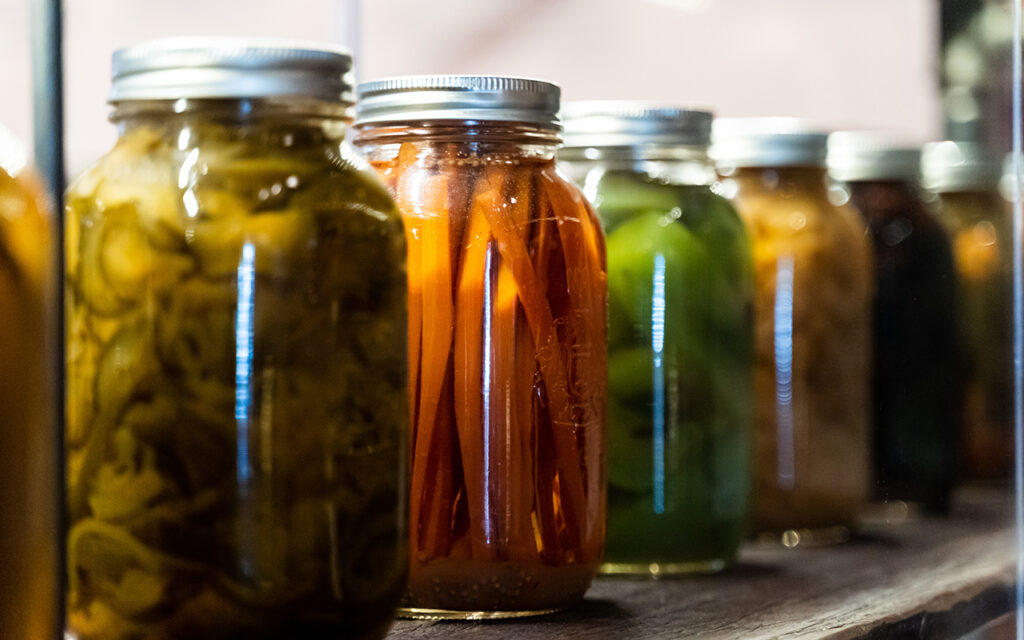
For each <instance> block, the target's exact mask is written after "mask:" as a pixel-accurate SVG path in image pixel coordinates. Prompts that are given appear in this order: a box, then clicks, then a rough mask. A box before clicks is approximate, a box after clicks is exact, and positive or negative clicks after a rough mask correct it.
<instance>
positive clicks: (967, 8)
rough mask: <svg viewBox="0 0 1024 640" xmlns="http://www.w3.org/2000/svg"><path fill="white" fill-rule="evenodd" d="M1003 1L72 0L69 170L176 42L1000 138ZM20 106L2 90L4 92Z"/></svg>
mask: <svg viewBox="0 0 1024 640" xmlns="http://www.w3.org/2000/svg"><path fill="white" fill-rule="evenodd" d="M1009 1H1010V0H992V1H989V2H986V1H984V0H943V1H941V2H940V1H939V0H898V1H893V0H830V1H829V2H821V0H758V1H757V2H752V1H751V0H491V1H486V2H481V1H479V0H432V1H431V2H429V3H426V2H422V1H419V0H288V1H287V2H284V1H281V0H252V1H250V2H246V3H239V2H237V1H233V0H177V1H176V2H173V3H158V2H138V1H137V0H65V1H64V7H65V65H66V67H65V72H66V80H65V91H66V95H65V105H66V110H67V115H66V119H67V124H66V127H67V129H66V132H67V141H66V145H67V150H66V151H67V164H68V175H69V177H73V176H74V175H76V174H77V173H78V172H79V171H81V170H82V169H83V168H84V167H85V166H87V165H88V164H89V163H90V162H91V161H92V160H93V159H95V158H96V157H97V156H99V155H100V154H101V153H102V152H103V151H104V150H106V149H107V148H108V147H109V146H110V144H111V143H112V142H113V139H114V129H113V127H112V126H110V125H109V124H105V123H106V115H107V111H108V108H107V105H106V92H107V89H108V87H109V66H110V54H111V52H112V51H113V50H114V49H116V48H119V47H123V46H127V45H131V44H135V43H137V42H141V41H144V40H148V39H152V38H157V37H163V36H173V35H186V34H201V35H214V34H223V35H243V36H244V35H251V36H280V37H289V38H308V39H314V40H326V41H333V42H340V43H342V44H345V45H347V46H349V47H350V48H352V49H353V50H354V52H355V53H356V65H357V71H356V73H357V75H358V76H359V78H360V79H370V78H375V77H380V76H384V75H396V74H409V73H499V74H515V75H526V76H533V77H540V78H544V79H550V80H554V81H557V82H558V83H560V84H561V85H562V87H563V89H564V97H565V98H566V99H569V100H573V99H588V98H643V99H654V100H664V101H671V102H676V103H681V104H687V105H695V106H708V107H712V108H713V109H714V110H715V111H716V112H717V114H718V115H721V116H745V115H794V116H800V117H803V118H806V119H808V120H810V121H811V122H813V123H814V124H816V125H819V126H822V127H827V128H870V129H888V130H894V131H898V132H900V133H902V134H903V136H904V137H905V138H907V139H908V140H909V141H914V142H923V141H926V140H930V139H936V138H940V137H943V136H944V135H946V132H949V133H950V135H954V136H956V137H961V138H963V137H978V138H982V139H985V140H987V141H989V142H990V144H992V145H993V146H994V147H997V150H998V151H1000V152H1001V151H1004V150H1005V149H1006V148H1008V146H1009V133H1008V130H1007V127H1008V122H1009V117H1008V116H1009V92H1010V73H1009V60H1010V58H1009V43H1010V34H1011V24H1010V18H1009V15H1010V14H1009ZM28 25H29V2H28V0H0V60H3V61H5V62H4V64H3V65H2V70H0V79H2V82H3V86H4V93H5V94H6V95H7V96H8V99H5V100H3V101H0V102H2V104H0V122H3V123H5V124H6V125H7V126H8V127H10V128H12V129H13V130H14V132H15V134H16V135H17V136H18V137H19V138H20V139H21V140H25V141H28V140H31V131H32V106H31V100H30V95H31V78H30V67H29V64H28V55H29V28H28ZM12 96H13V97H14V99H10V98H11V97H12Z"/></svg>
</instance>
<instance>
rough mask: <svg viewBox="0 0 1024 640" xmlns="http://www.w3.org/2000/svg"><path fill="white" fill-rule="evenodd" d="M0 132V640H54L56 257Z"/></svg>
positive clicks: (41, 204)
mask: <svg viewBox="0 0 1024 640" xmlns="http://www.w3.org/2000/svg"><path fill="white" fill-rule="evenodd" d="M8 136H10V134H9V133H8V132H7V130H6V129H4V128H3V127H0V354H3V359H2V360H0V572H2V575H3V587H0V638H4V640H39V639H41V638H53V637H56V634H57V632H58V627H59V623H60V617H61V616H60V612H59V610H58V606H57V599H58V598H57V596H58V595H59V591H58V589H59V583H58V580H59V578H60V576H59V569H58V566H57V565H58V553H59V551H60V545H59V542H58V526H57V515H58V513H59V509H58V504H57V502H58V498H57V496H58V490H57V489H58V488H57V480H56V479H57V477H58V467H57V464H58V453H57V451H58V449H57V441H58V438H57V436H58V433H57V427H56V421H55V417H56V416H54V415H53V412H52V410H51V409H50V407H52V405H53V395H52V394H53V392H54V390H53V387H52V383H53V380H52V378H50V376H49V375H48V371H50V370H51V369H52V363H51V362H49V361H48V357H47V354H48V353H49V352H50V347H51V346H52V345H51V344H50V342H49V339H48V337H47V336H48V335H49V332H50V331H52V325H51V322H52V320H53V315H52V312H53V309H52V298H53V296H52V295H51V286H52V284H53V280H52V277H53V276H52V272H51V270H52V268H53V261H52V259H51V251H52V249H53V244H52V238H51V228H50V220H49V216H48V214H49V212H48V211H47V204H48V203H47V202H46V201H45V199H44V197H43V194H42V190H41V188H40V185H39V184H38V183H37V181H36V180H35V178H34V176H33V175H32V174H31V172H29V171H28V170H25V169H23V165H24V156H23V154H22V153H21V150H20V148H19V147H18V146H17V145H16V144H15V143H13V141H12V140H10V139H9V138H8Z"/></svg>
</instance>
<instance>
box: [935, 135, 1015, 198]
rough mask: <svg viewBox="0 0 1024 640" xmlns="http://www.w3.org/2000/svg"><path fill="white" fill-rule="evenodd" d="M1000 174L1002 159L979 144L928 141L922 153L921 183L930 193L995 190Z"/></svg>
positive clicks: (954, 141)
mask: <svg viewBox="0 0 1024 640" xmlns="http://www.w3.org/2000/svg"><path fill="white" fill-rule="evenodd" d="M1001 174H1002V166H1001V163H1000V161H999V159H998V158H996V157H995V156H994V155H992V154H991V153H990V152H989V151H988V149H986V148H985V146H984V145H982V144H979V143H977V142H963V141H956V140H944V141H942V142H929V143H928V144H926V145H924V148H923V149H922V150H921V184H922V186H924V188H925V189H928V190H929V191H935V192H936V193H945V192H950V191H984V190H988V189H995V188H996V187H997V186H998V185H999V178H1000V175H1001Z"/></svg>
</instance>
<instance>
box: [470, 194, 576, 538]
mask: <svg viewBox="0 0 1024 640" xmlns="http://www.w3.org/2000/svg"><path fill="white" fill-rule="evenodd" d="M485 213H486V215H487V222H488V224H489V225H490V227H491V233H492V234H493V237H494V239H495V242H496V243H497V245H498V251H499V253H500V254H501V257H502V260H503V261H505V262H507V263H508V264H509V267H510V268H511V270H512V274H513V277H514V278H515V281H516V290H517V292H518V295H519V298H520V300H522V302H523V307H524V309H525V311H526V318H527V322H528V323H529V324H530V327H531V330H532V332H533V335H534V344H535V346H536V348H537V357H538V360H539V362H540V368H541V373H542V375H543V377H544V384H545V389H546V391H547V397H548V402H549V404H550V416H551V429H552V431H553V435H554V438H553V439H554V445H555V450H556V454H557V466H558V474H559V477H564V479H563V480H562V482H561V486H562V488H563V489H564V491H565V493H564V495H563V496H562V497H561V501H562V504H563V507H564V509H565V511H566V512H567V516H566V532H567V535H568V536H569V539H570V540H571V541H572V543H573V544H574V545H576V544H577V543H578V542H579V541H580V540H581V531H580V528H579V525H580V524H581V523H582V522H583V519H582V517H583V516H584V515H585V514H584V512H583V509H584V508H585V504H584V499H585V494H584V492H583V479H582V472H581V470H580V457H579V450H578V448H577V443H576V438H575V434H574V431H575V426H576V425H575V421H574V419H573V415H572V407H571V404H570V400H569V395H568V388H567V385H566V382H567V381H566V369H565V367H564V361H563V359H562V346H561V345H560V344H559V341H558V335H557V333H556V330H555V320H554V317H553V316H552V313H551V307H550V305H549V304H548V300H547V298H546V297H545V292H544V290H543V289H541V283H540V281H539V279H538V277H537V274H536V272H535V271H534V268H533V264H532V262H531V261H530V256H529V253H528V252H527V250H526V244H525V243H524V241H523V238H522V237H520V236H519V235H518V234H517V233H516V229H515V227H514V226H513V224H512V221H511V220H510V217H509V215H508V213H507V211H505V210H504V209H501V208H497V207H495V208H491V209H486V210H485Z"/></svg>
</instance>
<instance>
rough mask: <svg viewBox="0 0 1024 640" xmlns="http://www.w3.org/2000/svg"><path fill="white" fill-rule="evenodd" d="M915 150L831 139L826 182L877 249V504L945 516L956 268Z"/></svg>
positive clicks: (954, 390)
mask: <svg viewBox="0 0 1024 640" xmlns="http://www.w3.org/2000/svg"><path fill="white" fill-rule="evenodd" d="M920 165H921V152H920V149H918V148H910V147H901V146H895V145H893V144H892V143H890V142H887V141H886V140H885V139H884V138H882V137H881V136H879V135H877V134H869V133H862V132H861V133H854V132H841V133H835V134H832V136H831V138H830V139H829V166H830V172H831V174H832V177H833V178H835V179H836V180H839V181H842V182H843V183H845V189H846V192H845V193H846V194H847V195H848V197H849V198H850V201H851V202H852V204H853V205H854V206H855V207H856V208H857V209H858V210H859V211H860V213H861V215H863V216H864V219H865V221H866V222H867V224H868V229H869V231H870V235H871V239H872V241H873V245H874V250H875V290H876V297H875V304H874V328H873V344H874V367H873V376H872V377H873V402H872V407H873V411H872V418H873V422H874V456H873V459H874V472H875V482H874V498H875V499H876V500H881V501H907V502H911V503H914V504H917V505H919V506H921V507H923V508H924V509H925V510H927V511H931V512H940V513H941V512H945V511H946V510H947V509H948V505H949V493H950V490H951V488H952V486H953V482H954V479H955V477H956V463H957V444H958V442H957V441H958V438H959V437H960V434H961V432H962V425H961V398H960V374H959V371H960V362H959V358H960V349H959V347H958V333H957V326H956V312H955V309H956V268H955V267H954V264H953V252H952V249H951V248H950V244H949V240H948V238H947V237H946V233H945V230H944V229H943V228H942V226H941V225H940V224H939V221H938V219H937V218H936V216H935V212H934V211H933V210H932V208H931V207H929V206H928V205H927V204H926V203H925V202H924V200H923V199H922V197H923V192H922V191H921V189H920V186H919V180H920V177H919V174H920Z"/></svg>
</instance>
